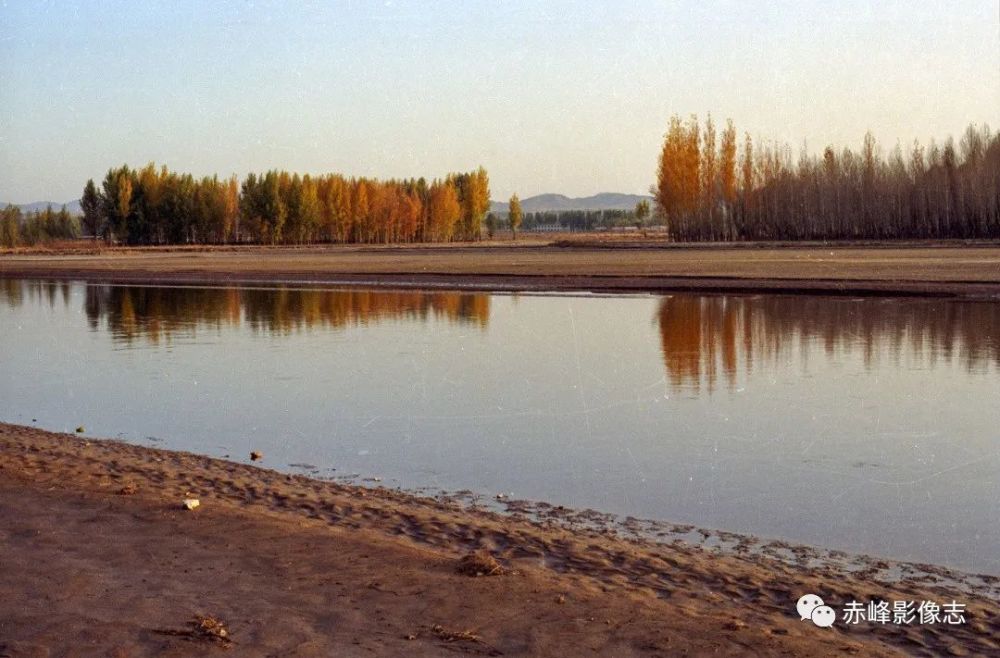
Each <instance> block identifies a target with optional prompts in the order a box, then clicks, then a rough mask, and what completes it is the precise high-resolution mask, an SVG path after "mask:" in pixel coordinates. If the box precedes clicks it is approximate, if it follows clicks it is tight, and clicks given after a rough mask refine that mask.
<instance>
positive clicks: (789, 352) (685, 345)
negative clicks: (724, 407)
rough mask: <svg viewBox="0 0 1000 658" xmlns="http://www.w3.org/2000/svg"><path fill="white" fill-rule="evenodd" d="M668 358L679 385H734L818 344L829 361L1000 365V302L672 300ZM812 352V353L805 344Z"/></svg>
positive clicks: (664, 315) (664, 316) (663, 326)
mask: <svg viewBox="0 0 1000 658" xmlns="http://www.w3.org/2000/svg"><path fill="white" fill-rule="evenodd" d="M657 321H658V324H659V328H660V338H661V341H662V348H663V361H664V364H665V366H666V370H667V376H668V377H669V379H670V381H671V383H672V384H673V385H674V386H675V387H676V388H678V389H679V388H695V389H700V388H701V387H704V388H705V389H707V390H708V391H709V392H711V391H713V390H715V388H716V387H717V386H718V385H719V380H720V378H721V379H723V380H724V382H725V385H726V386H727V387H729V388H730V389H732V388H734V387H735V386H736V378H737V374H738V372H739V371H740V370H741V369H742V370H744V371H745V372H747V373H751V372H753V370H754V367H755V365H757V366H760V365H761V364H764V365H766V366H767V367H772V366H773V365H774V364H775V363H779V362H788V361H789V360H790V359H791V358H792V356H793V352H794V351H795V350H796V349H797V347H799V346H803V345H805V344H807V343H815V344H818V345H821V346H823V348H824V350H825V352H826V354H827V355H828V356H829V357H831V358H832V357H834V356H835V355H836V354H837V353H838V352H842V351H843V350H845V349H852V350H858V351H859V352H860V353H861V354H862V355H863V359H864V363H865V366H866V367H870V366H871V365H872V364H873V362H874V361H876V360H877V359H878V358H880V356H881V355H883V354H885V353H888V354H889V355H890V358H892V359H893V362H894V363H895V364H898V363H899V359H900V357H901V354H902V353H905V354H906V356H907V357H908V358H916V359H926V360H927V361H928V362H929V364H931V365H933V364H934V363H935V362H936V360H937V359H939V358H942V359H944V360H946V361H951V360H953V359H957V360H959V361H960V362H961V363H962V364H964V365H965V367H966V368H967V369H968V370H970V371H972V370H975V369H977V368H982V367H985V366H986V365H988V364H989V363H994V364H996V365H998V366H1000V304H995V303H988V302H958V301H944V300H926V299H877V298H875V299H841V298H830V297H800V296H784V297H782V296H761V297H731V296H692V295H680V296H673V297H667V298H664V299H663V300H662V301H661V302H660V305H659V309H658V311H657ZM803 351H804V350H803Z"/></svg>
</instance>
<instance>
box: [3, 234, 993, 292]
mask: <svg viewBox="0 0 1000 658" xmlns="http://www.w3.org/2000/svg"><path fill="white" fill-rule="evenodd" d="M0 278H32V279H46V280H63V281H65V280H79V281H89V282H105V283H122V284H125V283H134V284H140V283H146V284H187V285H236V284H243V285H250V284H298V285H328V286H330V285H339V286H366V287H373V286H377V287H393V288H413V287H420V288H440V289H464V290H476V291H506V292H519V291H526V292H533V291H536V292H541V291H555V292H558V291H562V292H597V293H622V292H639V293H669V292H681V291H690V292H705V293H751V294H754V293H781V294H822V295H853V296H865V295H875V296H899V295H904V296H935V297H956V298H967V299H992V300H995V299H998V298H1000V247H997V246H989V245H970V246H954V245H934V246H913V245H907V246H892V245H883V244H876V245H872V246H870V247H859V246H826V245H823V246H820V245H812V246H777V247H776V246H767V245H764V246H758V247H751V246H739V247H736V246H716V247H707V246H704V245H699V246H691V247H680V246H671V247H669V248H667V247H649V246H648V245H643V244H642V243H637V244H621V245H619V244H615V245H611V246H609V245H603V246H600V245H588V244H587V243H582V244H580V245H576V244H573V243H569V244H568V245H563V246H555V245H552V244H549V243H531V244H527V245H521V246H512V245H510V244H491V245H484V246H469V245H454V246H447V247H442V246H426V245H421V246H398V245H395V246H385V247H355V246H351V247H342V246H327V247H260V248H254V247H242V248H218V249H212V248H203V249H158V248H136V249H113V250H100V249H98V250H95V251H94V252H78V251H69V252H65V253H23V254H4V255H0Z"/></svg>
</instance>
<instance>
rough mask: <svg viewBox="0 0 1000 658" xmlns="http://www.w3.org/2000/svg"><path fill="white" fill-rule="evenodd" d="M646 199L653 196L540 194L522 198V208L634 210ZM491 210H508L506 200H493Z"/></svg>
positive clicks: (650, 200) (535, 210) (535, 209)
mask: <svg viewBox="0 0 1000 658" xmlns="http://www.w3.org/2000/svg"><path fill="white" fill-rule="evenodd" d="M643 199H645V200H646V201H649V202H652V200H653V197H650V196H644V195H642V194H619V193H617V192H602V193H601V194H595V195H593V196H585V197H578V198H571V197H568V196H564V195H562V194H539V195H538V196H529V197H528V198H526V199H521V210H523V211H524V212H561V211H564V210H633V209H634V208H635V204H637V203H639V202H640V201H642V200H643ZM490 210H491V211H493V212H497V213H506V212H507V202H506V201H503V202H501V201H491V202H490Z"/></svg>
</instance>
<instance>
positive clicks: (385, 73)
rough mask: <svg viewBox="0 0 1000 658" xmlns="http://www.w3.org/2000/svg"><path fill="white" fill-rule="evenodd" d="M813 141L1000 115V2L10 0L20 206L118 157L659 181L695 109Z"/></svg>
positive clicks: (6, 173) (536, 189)
mask: <svg viewBox="0 0 1000 658" xmlns="http://www.w3.org/2000/svg"><path fill="white" fill-rule="evenodd" d="M709 112H710V113H711V114H712V116H713V118H714V119H715V120H716V123H722V122H724V121H725V120H726V119H727V118H731V119H732V120H733V121H734V122H735V124H736V128H737V130H738V131H739V133H740V134H741V135H742V134H743V133H744V132H746V133H749V134H750V135H751V136H753V137H754V138H757V139H768V140H770V139H778V140H781V141H784V142H787V143H789V144H792V145H793V146H794V149H795V150H796V151H798V150H799V149H800V148H801V146H802V145H803V144H805V145H806V147H807V148H808V149H810V150H812V151H819V150H821V149H822V148H823V147H824V146H825V145H827V144H834V145H837V146H838V147H842V146H852V147H855V148H856V147H858V146H859V145H860V143H861V140H862V137H863V135H864V133H865V131H867V130H871V131H872V132H873V133H874V134H875V136H876V137H877V138H878V139H879V141H880V142H881V143H882V145H883V148H885V149H889V148H892V147H893V146H895V145H896V144H897V143H902V144H904V145H907V144H909V143H911V142H912V141H913V139H915V138H919V139H920V140H921V141H923V142H926V141H928V140H929V139H931V138H936V139H938V140H939V141H940V140H942V139H943V138H945V137H946V136H947V135H954V136H956V137H957V136H958V135H959V134H960V133H961V132H962V131H963V130H964V129H965V127H966V126H967V125H968V124H969V123H978V124H982V123H987V124H990V125H991V126H993V127H994V129H996V128H1000V0H950V1H947V2H945V1H936V0H907V1H905V2H902V1H900V2H897V1H895V0H883V1H880V2H879V1H872V2H860V1H857V0H838V1H837V2H830V1H829V0H796V1H794V2H793V1H785V0H774V1H764V0H760V1H757V0H733V1H729V0H690V1H688V0H660V1H658V2H654V1H648V2H631V3H625V2H620V1H618V2H615V1H610V2H583V1H579V2H544V1H536V2H497V1H494V2H481V1H472V0H465V1H462V0H459V1H450V0H436V1H434V2H431V1H429V0H428V1H426V2H404V1H401V0H390V1H383V2H361V1H357V0H355V1H351V2H291V1H288V2H258V1H253V2H248V1H242V2H235V1H234V2H224V1H221V0H219V1H213V2H202V1H194V2H188V1H183V0H176V1H171V2H152V1H150V2H141V3H135V2H131V1H130V2H112V1H109V0H90V1H86V2H75V1H72V0H61V1H58V2H33V1H30V0H23V1H18V0H0V200H2V201H11V202H15V203H27V202H31V201H39V200H47V201H57V202H62V201H67V200H71V199H75V198H77V197H79V196H80V192H81V190H82V187H83V184H84V183H85V182H86V180H87V179H88V178H95V179H98V180H99V179H100V178H102V177H103V175H104V173H105V172H106V171H107V170H108V168H110V167H112V166H117V165H120V164H123V163H127V164H129V165H132V166H141V165H144V164H146V163H147V162H150V161H155V162H157V163H160V164H166V165H168V166H169V167H170V168H171V169H174V170H178V171H185V172H191V173H193V174H195V175H197V176H202V175H208V174H213V173H219V174H220V175H229V174H232V173H235V174H238V175H240V176H243V175H244V174H246V173H247V172H249V171H262V170H266V169H269V168H281V169H287V170H289V171H298V172H302V173H314V174H318V173H327V172H339V173H342V174H345V175H349V176H373V177H379V178H389V177H411V176H426V177H427V178H434V177H441V176H444V175H445V174H447V173H448V172H450V171H466V170H470V169H473V168H475V167H477V166H479V165H482V166H484V167H486V169H487V170H488V171H489V174H490V181H491V189H492V196H493V198H494V199H506V198H507V197H509V195H510V194H511V193H513V192H517V193H518V194H519V195H520V196H521V197H522V198H524V197H528V196H532V195H534V194H539V193H544V192H557V193H562V194H566V195H569V196H585V195H590V194H595V193H598V192H626V193H644V192H646V191H647V190H648V188H649V186H650V184H651V183H652V182H653V180H654V177H655V171H656V159H657V154H658V152H659V148H660V145H661V142H662V137H663V133H664V132H665V130H666V126H667V122H668V120H669V118H670V116H671V115H672V114H675V113H676V114H680V115H682V116H687V115H690V114H698V115H699V116H700V117H704V116H705V115H706V114H707V113H709Z"/></svg>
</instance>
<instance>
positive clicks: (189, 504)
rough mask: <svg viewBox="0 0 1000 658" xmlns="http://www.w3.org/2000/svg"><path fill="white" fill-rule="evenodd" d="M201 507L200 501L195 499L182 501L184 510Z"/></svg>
mask: <svg viewBox="0 0 1000 658" xmlns="http://www.w3.org/2000/svg"><path fill="white" fill-rule="evenodd" d="M199 505H201V501H200V500H198V499H197V498H185V499H184V509H194V508H195V507H198V506H199Z"/></svg>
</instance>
